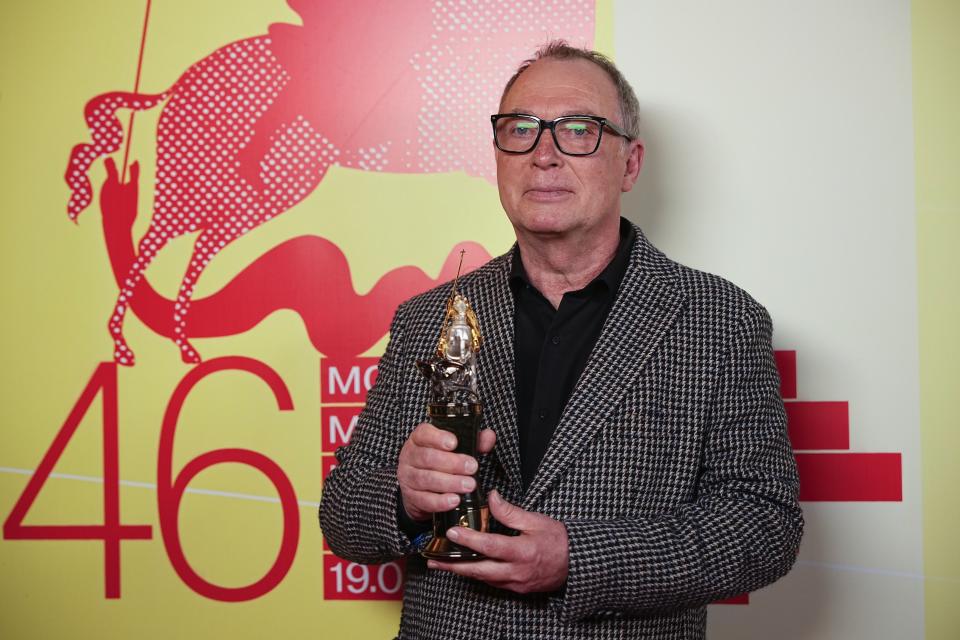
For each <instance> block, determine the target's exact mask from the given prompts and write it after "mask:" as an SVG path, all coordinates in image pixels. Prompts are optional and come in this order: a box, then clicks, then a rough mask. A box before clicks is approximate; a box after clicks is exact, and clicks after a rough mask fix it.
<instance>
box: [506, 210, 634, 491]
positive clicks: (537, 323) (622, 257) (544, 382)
mask: <svg viewBox="0 0 960 640" xmlns="http://www.w3.org/2000/svg"><path fill="white" fill-rule="evenodd" d="M636 235H637V234H636V231H635V230H634V228H633V225H632V224H630V223H629V222H627V221H626V220H624V219H623V218H621V219H620V245H619V246H618V248H617V253H616V254H615V255H614V257H613V259H612V260H611V261H610V263H609V264H608V265H607V266H606V267H605V268H604V270H603V271H601V272H600V274H599V275H598V276H597V277H596V278H594V279H593V280H592V281H591V282H590V283H589V284H588V285H587V286H585V287H584V288H582V289H580V290H579V291H568V292H566V293H565V294H563V298H562V299H561V301H560V307H559V308H557V309H554V308H553V305H552V304H550V302H549V301H548V300H547V299H546V298H545V297H544V296H543V294H541V293H540V292H539V291H537V289H536V288H535V287H534V286H533V285H532V284H530V280H529V279H528V278H527V274H526V271H525V270H524V268H523V262H522V260H521V258H520V248H519V247H517V249H516V251H515V252H514V255H513V265H512V269H511V273H510V288H511V289H512V290H513V296H514V301H515V304H516V310H515V312H514V319H513V326H514V332H513V336H514V337H513V339H514V359H515V367H516V368H515V374H516V384H517V426H518V428H519V438H520V461H521V476H522V479H523V486H524V489H526V488H527V487H529V486H530V483H531V482H532V481H533V477H534V476H535V475H536V472H537V467H539V466H540V461H541V460H542V459H543V455H544V454H545V453H546V451H547V447H548V446H549V444H550V438H552V437H553V432H554V430H555V429H556V428H557V424H558V423H559V422H560V416H561V415H562V414H563V409H564V407H565V406H566V404H567V400H569V399H570V394H571V393H572V392H573V388H574V386H575V385H576V384H577V380H579V379H580V374H581V373H583V369H584V367H585V366H586V364H587V359H588V358H589V357H590V352H591V351H593V346H594V345H595V344H596V342H597V338H599V337H600V331H601V329H603V323H604V322H605V321H606V319H607V315H608V314H609V313H610V308H611V307H612V306H613V301H614V299H615V298H616V295H617V288H618V287H619V286H620V281H621V280H622V279H623V274H624V273H625V272H626V270H627V264H628V263H629V261H630V251H631V249H632V248H633V243H634V241H635V240H636Z"/></svg>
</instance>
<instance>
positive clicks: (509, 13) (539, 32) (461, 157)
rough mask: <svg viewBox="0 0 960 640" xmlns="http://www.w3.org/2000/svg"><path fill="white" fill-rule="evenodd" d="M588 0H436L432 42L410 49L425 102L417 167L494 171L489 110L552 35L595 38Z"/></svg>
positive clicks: (578, 40) (580, 41)
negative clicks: (418, 49)
mask: <svg viewBox="0 0 960 640" xmlns="http://www.w3.org/2000/svg"><path fill="white" fill-rule="evenodd" d="M593 9H594V8H593V3H592V2H588V1H586V0H541V1H540V2H518V3H509V2H497V1H494V0H482V1H480V2H466V1H463V0H437V1H436V2H434V3H433V9H432V15H433V23H434V31H435V33H434V36H433V38H432V39H433V42H432V43H431V44H430V45H429V47H427V48H426V49H424V50H422V51H421V52H419V53H417V54H416V55H414V56H413V59H412V60H411V61H410V63H411V64H412V65H413V67H414V69H416V70H417V71H418V72H419V81H420V86H421V87H422V88H423V97H424V100H423V106H422V107H421V109H420V114H419V118H418V119H419V123H418V124H419V127H418V130H419V133H420V138H421V144H420V147H419V152H418V158H417V160H418V161H419V162H418V166H419V168H420V170H421V171H424V172H444V171H457V170H459V171H464V172H466V173H467V174H469V175H474V176H482V177H484V178H487V179H488V180H491V181H492V180H493V177H494V158H493V147H492V143H491V141H490V135H491V133H490V120H489V116H490V114H492V113H495V112H496V109H497V105H498V104H499V102H500V93H501V91H503V85H504V84H505V83H506V81H507V79H509V78H510V76H511V75H513V72H514V71H515V70H516V68H517V66H518V65H519V64H520V63H521V62H522V61H523V60H525V59H527V58H529V57H530V56H531V55H532V54H533V52H534V51H535V50H536V48H537V47H538V46H540V45H541V44H543V43H544V42H546V41H547V40H550V39H552V38H560V37H562V38H564V39H567V40H568V41H570V42H571V44H574V45H586V46H590V45H591V43H592V41H593V31H594V14H593Z"/></svg>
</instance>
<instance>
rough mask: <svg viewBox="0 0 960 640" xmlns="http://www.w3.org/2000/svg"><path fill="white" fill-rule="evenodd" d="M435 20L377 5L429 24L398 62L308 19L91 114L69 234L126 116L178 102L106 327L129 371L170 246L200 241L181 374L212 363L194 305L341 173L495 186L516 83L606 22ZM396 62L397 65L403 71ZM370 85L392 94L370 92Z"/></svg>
mask: <svg viewBox="0 0 960 640" xmlns="http://www.w3.org/2000/svg"><path fill="white" fill-rule="evenodd" d="M301 5H302V6H301ZM426 6H427V5H424V6H423V10H422V11H420V12H412V13H411V12H409V11H404V8H403V6H402V5H400V4H399V3H398V4H397V5H387V6H382V5H377V7H376V10H377V11H379V12H382V11H396V12H397V15H396V16H395V20H394V19H393V18H390V16H383V15H382V14H381V15H379V17H378V19H379V20H380V22H383V21H384V20H393V21H394V22H396V21H400V22H402V20H403V19H404V18H405V17H409V16H413V15H415V16H421V17H419V18H417V19H418V20H422V21H423V24H420V25H418V27H420V28H422V29H423V31H422V34H421V35H420V36H419V38H418V39H417V40H416V41H415V42H412V43H411V42H408V40H409V38H405V37H403V36H404V34H409V33H416V31H415V30H414V27H413V26H406V27H405V30H404V32H401V33H399V34H398V35H397V36H396V37H395V38H390V37H387V38H386V39H385V40H384V41H383V42H381V43H380V44H382V46H384V47H385V48H386V50H385V51H383V52H377V55H371V53H370V52H369V51H357V52H349V51H348V52H344V53H343V54H342V56H341V54H340V52H339V50H337V51H330V50H328V49H326V48H324V47H325V46H326V45H324V44H323V42H322V41H318V40H317V39H316V38H314V37H312V35H317V31H316V30H317V29H319V28H322V27H323V23H322V22H318V20H320V19H321V18H323V14H324V11H321V10H319V9H318V8H317V6H316V5H307V4H303V3H296V6H295V8H298V7H299V9H298V10H300V9H302V11H301V13H302V15H303V16H304V26H303V27H295V26H292V25H282V28H280V29H277V31H276V33H277V34H278V35H277V38H278V39H277V40H274V39H273V38H271V37H266V36H263V37H255V38H250V39H247V40H241V41H238V42H234V43H231V44H228V45H226V46H224V47H223V48H221V49H219V50H217V51H215V52H213V53H212V54H210V55H209V56H207V57H206V58H204V59H202V60H201V61H199V62H198V63H196V64H195V65H193V66H192V67H190V68H189V69H188V70H187V71H186V72H185V73H184V74H183V76H181V77H180V78H179V79H178V80H177V82H176V83H175V84H174V85H173V86H172V87H171V88H170V89H168V90H167V91H165V92H163V93H160V94H157V95H141V94H133V93H121V92H115V93H109V94H105V95H102V96H98V97H96V98H94V99H92V100H91V101H90V102H89V103H88V105H87V109H86V112H85V116H86V121H87V124H88V126H89V129H90V132H91V141H90V143H86V144H80V145H77V146H76V147H75V148H74V149H73V153H72V154H71V158H70V162H69V164H68V167H67V173H66V180H67V183H68V185H69V186H70V188H71V196H70V201H69V203H68V206H67V213H68V215H69V217H70V218H71V219H76V218H77V217H78V216H79V214H80V212H81V211H82V210H83V209H85V208H86V207H87V206H89V204H90V203H91V201H92V189H91V187H90V181H89V178H88V176H87V171H88V170H89V167H90V166H91V165H92V164H93V162H95V161H96V160H97V158H100V157H102V156H104V155H107V154H110V153H113V152H115V151H116V150H118V149H119V148H120V146H121V145H122V143H123V140H124V130H123V125H122V123H121V122H120V120H119V119H118V117H117V115H116V114H117V112H118V111H119V110H122V109H133V110H143V109H149V108H152V107H155V106H156V105H158V104H160V103H161V102H165V104H164V106H163V112H162V114H161V116H160V120H159V123H158V126H157V132H156V135H157V171H156V181H155V184H154V210H153V215H152V218H151V221H150V225H149V228H148V230H147V232H146V233H145V235H144V236H143V238H142V239H141V240H140V243H139V246H138V251H137V257H136V259H135V261H134V262H133V264H132V265H131V267H130V269H129V272H128V273H127V275H126V277H125V278H123V286H122V288H121V290H120V292H119V294H118V296H117V302H116V305H115V308H114V311H113V313H112V315H111V317H110V320H109V323H108V326H109V331H110V335H111V337H112V339H113V342H114V358H115V359H116V361H117V362H119V363H120V364H124V365H132V364H133V363H134V354H133V352H132V351H131V349H130V348H129V346H128V345H127V343H126V341H125V340H124V338H123V319H124V316H125V314H126V312H127V309H128V308H129V303H130V300H131V298H132V297H133V296H134V295H135V291H136V287H137V285H138V283H139V282H140V281H141V280H142V278H143V277H144V273H145V271H146V269H147V267H148V266H149V265H150V264H151V262H152V261H153V259H154V257H156V255H157V253H158V252H159V251H161V250H162V249H163V247H164V246H165V245H166V244H167V243H168V242H169V241H170V240H172V239H174V238H176V237H179V236H182V235H184V234H188V233H194V232H198V231H199V232H200V233H199V235H198V237H197V239H196V242H195V245H194V250H193V254H192V256H191V259H190V262H189V264H188V266H187V269H186V271H185V273H184V276H183V280H182V282H181V285H180V289H179V291H178V294H177V299H176V303H175V305H174V331H173V334H174V336H173V337H174V342H175V343H176V345H177V348H178V349H179V350H180V353H181V357H182V359H183V360H184V361H185V362H191V363H193V362H199V360H200V356H199V354H198V353H197V352H196V350H195V349H194V348H193V347H192V346H191V345H190V343H189V341H188V339H187V337H188V335H189V330H188V329H189V323H188V318H189V309H190V300H191V296H192V295H193V291H194V286H195V284H196V282H197V280H198V279H199V278H200V276H201V274H202V273H203V270H204V268H205V267H206V266H207V265H208V264H209V263H210V260H212V259H213V257H214V256H215V255H216V254H217V253H218V252H219V251H220V250H221V249H223V248H224V247H225V246H227V245H228V244H229V243H230V242H232V241H233V240H235V239H236V238H238V237H240V236H242V235H243V234H245V233H247V232H248V231H251V230H252V229H254V228H255V227H257V226H259V225H260V224H263V223H264V222H266V221H268V220H270V219H271V218H273V217H275V216H277V215H280V214H281V213H283V212H284V211H286V210H288V209H290V208H291V207H292V206H294V205H295V204H297V203H298V202H300V201H302V200H303V199H304V198H305V197H307V196H308V195H309V194H310V193H311V192H312V191H313V190H314V189H315V188H316V187H317V185H318V184H319V183H320V182H321V180H322V179H323V176H324V175H325V174H326V171H327V169H328V168H329V167H330V166H331V165H332V164H334V163H337V164H340V165H341V166H344V167H349V168H354V169H357V170H362V171H392V172H399V173H441V172H451V171H463V172H465V173H467V174H469V175H473V176H477V177H482V178H484V179H486V180H489V181H491V182H492V181H493V180H494V161H493V160H494V159H493V150H492V145H491V143H490V131H489V118H488V117H489V115H490V113H493V111H494V110H495V109H496V106H497V103H498V101H499V97H500V91H501V89H502V86H503V84H504V83H505V81H506V80H507V78H509V77H510V75H511V74H512V73H513V71H514V70H515V69H516V67H517V65H518V64H519V63H520V62H521V61H522V60H524V59H526V58H527V57H529V56H530V55H531V54H532V52H533V51H534V50H535V49H536V47H537V46H538V45H540V44H542V43H543V42H545V41H546V40H548V39H550V38H553V37H563V38H566V39H567V40H569V41H570V42H572V43H574V44H582V45H587V46H589V45H590V43H591V40H592V34H593V29H594V16H593V6H592V3H591V2H587V1H585V0H541V1H538V2H526V3H513V4H504V3H499V2H493V1H491V0H485V1H482V2H464V1H456V0H438V1H436V2H434V3H432V5H429V6H430V11H429V12H427V11H426ZM358 10H359V9H358ZM428 20H429V21H430V23H429V24H428V23H427V21H428ZM351 24H363V21H362V20H359V22H358V23H351ZM354 28H357V27H354ZM371 28H373V27H371ZM271 33H274V30H273V28H272V27H271ZM378 33H379V32H378ZM394 33H396V32H394ZM311 34H312V35H311ZM341 35H342V34H341ZM281 39H282V41H281ZM304 43H306V44H305V45H304ZM301 45H304V46H301ZM391 46H393V47H395V48H397V49H398V52H395V53H394V57H392V58H391V52H390V47H391ZM305 47H308V48H305ZM309 47H315V48H316V50H314V49H311V48H309ZM281 51H282V52H283V53H282V55H281V53H280V52H281ZM396 53H399V56H397V55H396ZM384 68H387V70H388V71H390V70H393V71H395V72H396V74H397V78H401V77H404V78H405V77H406V76H408V75H409V76H410V80H411V82H410V88H409V89H403V87H406V86H407V85H405V84H403V83H400V84H399V85H396V80H394V84H395V85H396V86H392V85H390V83H389V82H387V81H386V80H384V79H383V77H382V74H383V69H384ZM378 71H379V72H380V73H381V75H380V76H374V75H373V74H375V73H377V72H378ZM393 71H392V72H393ZM318 74H319V75H318ZM368 77H378V78H381V80H380V82H383V83H385V84H384V86H383V87H381V86H380V85H378V86H375V87H370V86H367V84H364V79H365V78H368ZM317 78H319V80H318V79H317ZM345 78H346V79H348V80H350V82H349V83H348V82H347V81H346V80H345ZM338 83H339V84H338ZM398 86H399V87H401V89H399V90H398V88H397V87H398ZM305 87H306V88H309V90H308V91H306V92H305V93H301V92H302V91H304V88H305ZM325 90H326V91H328V93H325ZM414 120H415V121H414Z"/></svg>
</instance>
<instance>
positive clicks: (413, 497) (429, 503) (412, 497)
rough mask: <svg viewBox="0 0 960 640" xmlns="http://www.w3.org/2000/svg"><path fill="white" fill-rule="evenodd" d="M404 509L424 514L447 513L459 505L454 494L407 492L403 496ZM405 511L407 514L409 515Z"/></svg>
mask: <svg viewBox="0 0 960 640" xmlns="http://www.w3.org/2000/svg"><path fill="white" fill-rule="evenodd" d="M404 503H406V504H404V508H405V509H407V507H408V506H411V507H413V508H414V510H416V511H423V512H424V513H441V512H443V511H449V510H450V509H452V508H454V507H455V506H457V505H458V504H460V496H458V495H457V494H455V493H433V492H432V491H413V490H411V491H408V492H405V494H404ZM410 512H411V511H410V509H407V513H410Z"/></svg>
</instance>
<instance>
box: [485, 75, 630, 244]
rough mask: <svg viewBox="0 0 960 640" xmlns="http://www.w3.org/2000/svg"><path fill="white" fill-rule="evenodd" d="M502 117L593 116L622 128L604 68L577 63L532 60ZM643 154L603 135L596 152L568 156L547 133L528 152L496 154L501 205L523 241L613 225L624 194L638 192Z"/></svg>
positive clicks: (506, 101) (505, 104)
mask: <svg viewBox="0 0 960 640" xmlns="http://www.w3.org/2000/svg"><path fill="white" fill-rule="evenodd" d="M500 112H501V113H512V112H516V113H526V114H530V115H534V116H537V117H539V118H542V119H544V120H553V119H554V118H558V117H560V116H567V115H593V116H600V117H602V118H607V119H609V120H610V121H611V122H613V123H615V124H618V125H622V124H623V122H622V121H621V116H620V108H619V104H618V101H617V90H616V87H615V86H614V84H613V81H612V80H610V78H609V77H608V76H607V74H606V72H604V71H603V69H601V68H600V67H598V66H597V65H595V64H593V63H592V62H589V61H587V60H580V59H574V60H556V59H551V58H546V59H543V60H538V61H537V62H534V63H533V64H532V65H530V67H528V68H527V69H526V70H525V71H524V72H523V73H522V74H520V77H519V78H517V81H516V82H515V83H514V85H513V86H512V87H511V88H510V91H509V92H508V93H507V95H506V96H505V97H504V99H503V102H502V103H501V104H500ZM642 152H643V147H642V146H641V145H640V144H639V142H636V141H634V142H631V143H627V142H626V141H625V140H624V139H623V138H621V137H619V136H617V135H615V134H613V133H612V132H611V131H610V130H605V131H604V133H603V138H602V140H601V144H600V148H599V149H598V150H597V151H596V153H594V154H592V155H589V156H582V157H573V156H567V155H564V154H562V153H560V151H559V150H557V148H556V145H555V144H554V142H553V138H552V136H551V135H550V132H549V131H546V130H544V132H543V134H542V135H541V136H540V142H539V143H538V144H537V147H536V149H534V150H533V151H531V152H530V153H526V154H520V155H514V154H509V153H504V152H502V151H499V150H496V157H497V186H498V188H499V190H500V202H501V203H502V204H503V208H504V210H505V211H506V212H507V217H508V218H509V219H510V222H511V223H512V224H513V226H514V229H515V230H516V232H517V235H518V236H521V235H527V234H532V235H541V236H542V235H566V234H569V233H571V232H573V233H575V234H576V233H583V232H590V231H594V230H596V229H599V228H603V227H604V226H607V227H609V226H610V225H615V224H617V220H618V218H619V215H620V194H621V193H622V192H624V191H629V190H630V189H631V188H632V187H633V184H634V182H635V181H636V179H637V175H638V173H639V171H640V163H641V160H642V157H643V153H642Z"/></svg>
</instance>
